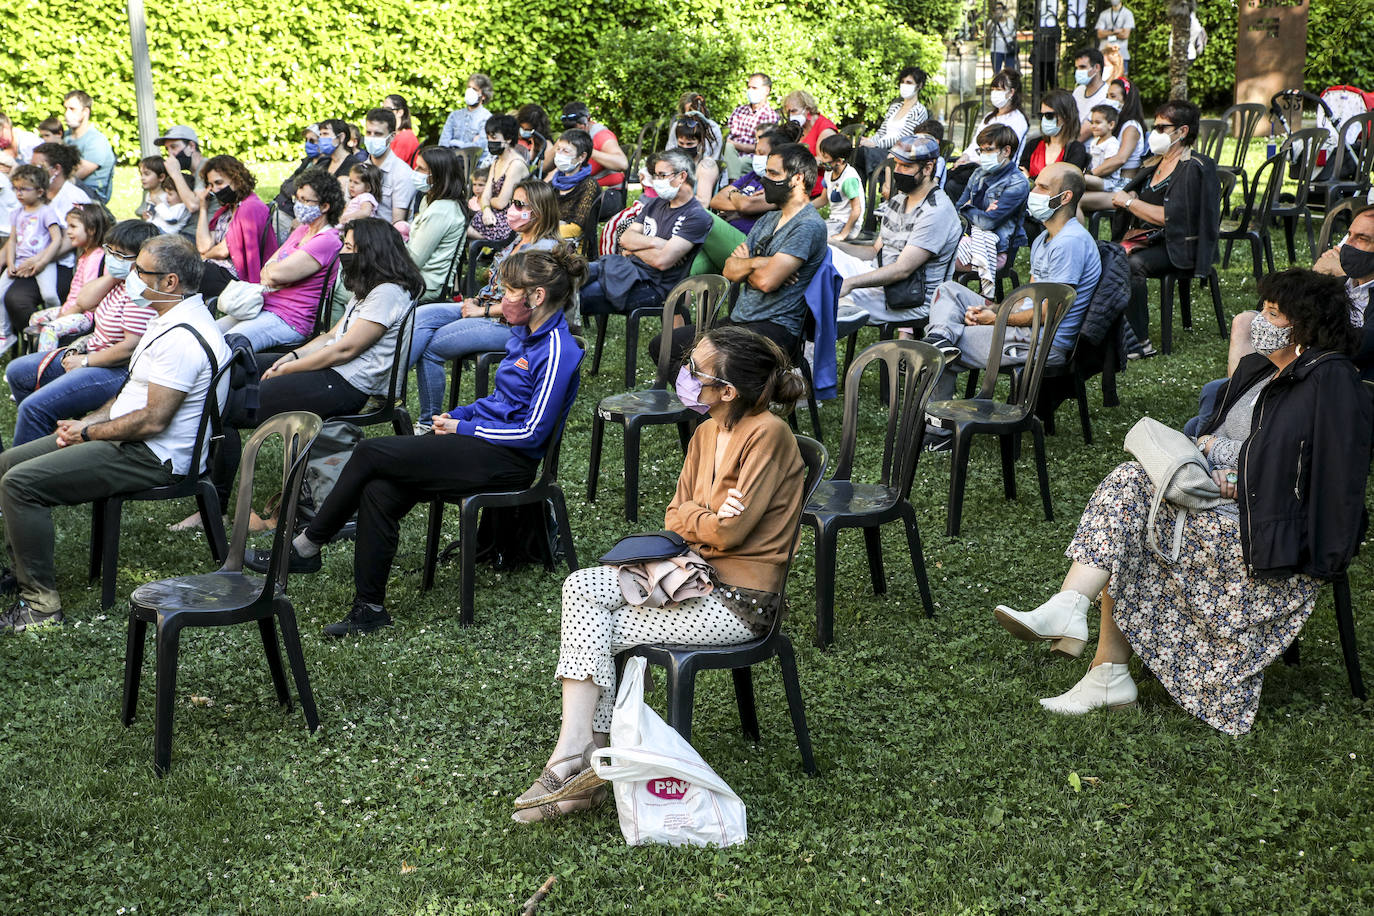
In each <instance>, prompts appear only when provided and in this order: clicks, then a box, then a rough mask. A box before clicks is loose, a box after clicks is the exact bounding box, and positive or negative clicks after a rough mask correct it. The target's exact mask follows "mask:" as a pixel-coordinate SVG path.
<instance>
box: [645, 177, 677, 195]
mask: <svg viewBox="0 0 1374 916" xmlns="http://www.w3.org/2000/svg"><path fill="white" fill-rule="evenodd" d="M649 187H651V188H653V189H654V193H655V194H657V195H658V196H659V197H662V198H663V199H664V200H672V199H673V198H674V197H677V188H675V187H673V179H671V178H651V179H650V180H649Z"/></svg>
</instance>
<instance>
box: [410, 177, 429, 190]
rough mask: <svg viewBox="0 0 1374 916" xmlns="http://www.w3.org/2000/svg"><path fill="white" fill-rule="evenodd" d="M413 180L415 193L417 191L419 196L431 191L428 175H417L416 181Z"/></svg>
mask: <svg viewBox="0 0 1374 916" xmlns="http://www.w3.org/2000/svg"><path fill="white" fill-rule="evenodd" d="M413 180H414V181H415V191H416V193H418V194H423V193H425V192H426V191H428V190H429V176H428V175H416V176H414V179H413Z"/></svg>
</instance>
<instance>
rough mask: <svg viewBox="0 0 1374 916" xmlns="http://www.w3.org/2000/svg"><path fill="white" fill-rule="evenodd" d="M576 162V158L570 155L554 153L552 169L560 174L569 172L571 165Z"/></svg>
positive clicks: (571, 168)
mask: <svg viewBox="0 0 1374 916" xmlns="http://www.w3.org/2000/svg"><path fill="white" fill-rule="evenodd" d="M575 162H577V157H576V156H574V155H572V154H571V153H554V154H553V167H554V168H556V169H558V171H560V172H571V171H572V170H573V163H575Z"/></svg>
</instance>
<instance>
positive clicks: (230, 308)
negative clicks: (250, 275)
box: [215, 280, 262, 321]
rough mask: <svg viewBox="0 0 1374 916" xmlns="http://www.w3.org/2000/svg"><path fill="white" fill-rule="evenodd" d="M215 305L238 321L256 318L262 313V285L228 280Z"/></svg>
mask: <svg viewBox="0 0 1374 916" xmlns="http://www.w3.org/2000/svg"><path fill="white" fill-rule="evenodd" d="M215 307H216V308H218V309H219V310H220V312H221V313H223V314H224V315H227V316H229V317H230V318H233V319H236V320H238V321H247V320H248V319H250V318H256V317H258V315H259V314H261V313H262V285H261V284H258V283H248V282H245V281H243V280H230V281H229V282H228V283H227V284H225V287H224V290H223V291H222V292H221V293H220V294H219V300H218V301H217V302H216V303H215Z"/></svg>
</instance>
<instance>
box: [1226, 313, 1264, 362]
mask: <svg viewBox="0 0 1374 916" xmlns="http://www.w3.org/2000/svg"><path fill="white" fill-rule="evenodd" d="M1258 314H1259V313H1258V312H1255V311H1246V312H1240V313H1238V314H1237V315H1236V317H1235V318H1232V319H1231V345H1230V347H1229V348H1227V350H1226V377H1227V378H1230V377H1231V376H1233V375H1235V374H1236V365H1237V364H1238V363H1239V362H1240V361H1241V360H1242V359H1244V358H1245V357H1247V356H1249V355H1250V354H1251V353H1254V352H1255V345H1254V344H1252V343H1251V342H1250V326H1251V325H1252V324H1254V323H1255V316H1256V315H1258Z"/></svg>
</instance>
